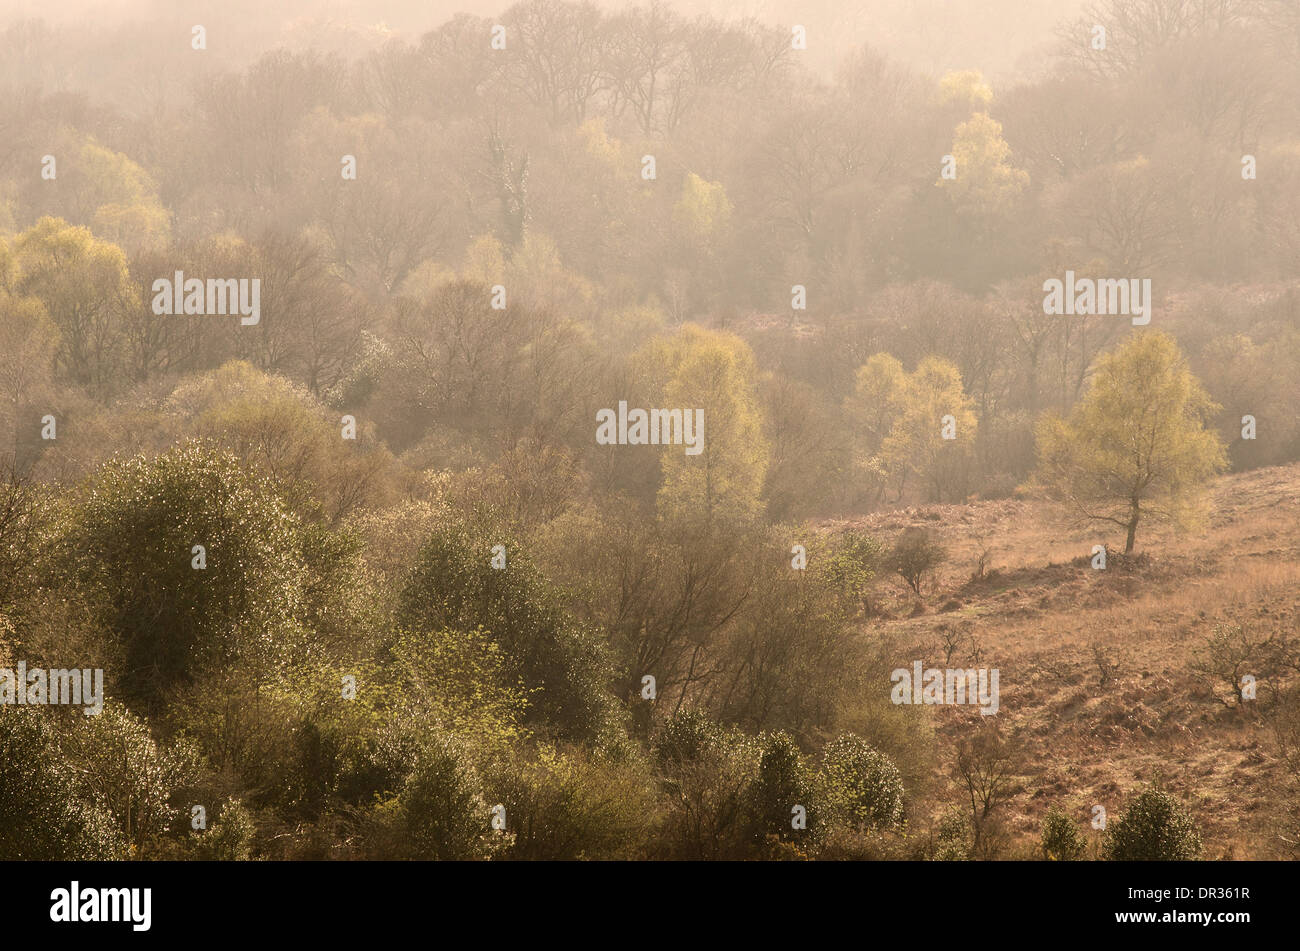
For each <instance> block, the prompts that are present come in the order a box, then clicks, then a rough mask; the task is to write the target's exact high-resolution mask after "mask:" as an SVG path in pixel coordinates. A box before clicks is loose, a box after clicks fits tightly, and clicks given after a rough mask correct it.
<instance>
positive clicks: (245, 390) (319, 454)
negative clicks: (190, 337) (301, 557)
mask: <svg viewBox="0 0 1300 951" xmlns="http://www.w3.org/2000/svg"><path fill="white" fill-rule="evenodd" d="M166 406H167V409H168V410H169V411H170V412H171V414H172V419H173V420H174V421H175V422H176V426H177V429H178V430H179V432H178V435H181V436H189V435H196V436H202V437H204V438H207V439H210V440H212V441H213V442H214V443H216V444H217V445H220V446H221V447H222V448H224V449H228V450H230V451H231V452H234V453H235V454H236V455H237V456H238V457H239V459H240V460H241V461H242V462H244V463H245V464H246V465H248V466H249V467H251V468H255V469H258V470H260V471H262V472H264V473H266V474H267V475H270V476H271V477H272V478H273V479H275V480H276V484H277V485H278V486H279V487H280V489H281V492H282V493H283V495H284V497H285V499H286V501H288V502H289V504H290V506H291V507H292V508H293V510H294V511H295V512H296V513H297V514H298V515H300V516H302V517H303V519H304V520H306V521H308V522H314V521H317V520H324V521H326V522H328V523H330V524H331V525H337V524H339V523H340V522H342V521H343V520H344V519H345V518H346V517H347V516H349V515H351V514H352V513H353V512H355V511H357V510H359V509H361V508H364V507H365V506H366V505H368V504H371V503H374V502H375V501H379V500H382V499H383V498H384V497H385V493H386V489H387V488H388V477H389V475H390V473H391V469H392V465H393V459H392V456H391V454H389V452H388V451H387V449H385V448H383V447H382V446H377V445H375V444H374V441H373V439H372V438H371V436H370V434H369V433H368V432H367V431H366V427H365V426H364V425H363V424H356V425H355V429H356V431H355V432H349V433H348V435H349V438H344V434H345V432H346V431H347V429H348V427H347V426H346V425H345V424H344V423H343V420H342V416H341V415H340V414H335V413H331V412H329V411H328V410H326V409H325V407H323V406H322V405H321V404H320V403H319V402H317V400H315V399H314V398H313V397H312V396H311V394H310V393H308V392H307V391H306V390H305V389H303V388H302V387H300V386H296V385H294V384H293V383H290V382H289V381H288V380H286V379H284V378H283V377H278V376H268V375H267V374H265V373H262V372H261V371H260V370H258V369H256V368H255V367H253V366H252V365H250V364H248V363H244V362H242V361H237V362H232V363H227V364H226V365H225V366H223V367H222V368H221V369H219V370H215V371H213V372H212V373H208V374H204V375H201V376H195V377H191V378H190V379H187V380H185V381H184V382H182V383H181V384H180V385H179V386H177V387H176V389H175V390H174V391H173V392H172V394H171V396H170V397H169V398H168V401H167V403H166ZM353 421H354V424H355V423H356V419H355V417H353Z"/></svg>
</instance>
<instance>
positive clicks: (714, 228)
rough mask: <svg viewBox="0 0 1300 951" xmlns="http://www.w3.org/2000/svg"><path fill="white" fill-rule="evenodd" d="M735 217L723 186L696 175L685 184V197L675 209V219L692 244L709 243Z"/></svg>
mask: <svg viewBox="0 0 1300 951" xmlns="http://www.w3.org/2000/svg"><path fill="white" fill-rule="evenodd" d="M730 217H731V202H730V200H728V198H727V192H726V189H725V188H723V187H722V183H721V182H709V181H705V180H704V179H703V178H700V176H698V175H696V174H695V173H694V172H690V173H689V174H687V176H686V179H685V181H683V182H682V197H681V198H679V199H678V200H677V204H676V205H674V206H673V218H674V220H676V221H677V223H678V224H679V225H681V227H682V229H683V230H684V231H685V232H686V234H687V236H688V237H690V238H691V240H692V241H696V242H701V243H703V242H706V241H708V240H709V239H710V238H712V237H713V236H714V235H715V234H716V233H717V232H718V231H719V230H720V229H721V228H722V227H724V226H725V225H726V223H727V221H728V220H729V219H730Z"/></svg>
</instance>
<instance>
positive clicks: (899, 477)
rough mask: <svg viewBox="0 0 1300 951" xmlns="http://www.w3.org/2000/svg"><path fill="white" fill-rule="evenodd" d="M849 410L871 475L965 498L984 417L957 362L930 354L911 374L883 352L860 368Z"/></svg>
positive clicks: (890, 482)
mask: <svg viewBox="0 0 1300 951" xmlns="http://www.w3.org/2000/svg"><path fill="white" fill-rule="evenodd" d="M845 409H846V411H847V413H848V415H849V418H850V421H851V422H853V424H854V425H855V427H856V428H857V432H858V438H859V440H860V443H859V447H860V448H859V454H858V458H859V465H860V466H861V467H862V468H863V469H864V470H865V471H867V472H868V473H869V474H870V476H871V478H873V479H878V480H880V481H881V484H882V485H889V486H892V487H893V488H894V489H895V490H896V491H898V492H899V493H900V495H901V493H902V492H903V491H904V490H905V489H906V487H907V485H908V484H909V482H910V481H911V480H913V479H916V480H919V481H920V482H922V483H923V484H924V485H925V486H926V490H927V492H928V493H929V494H930V495H931V496H932V497H933V498H935V499H937V500H939V501H942V500H943V499H944V498H945V497H958V496H960V495H961V491H962V489H963V481H964V476H965V472H966V470H967V468H968V466H967V462H968V461H969V458H970V450H971V446H972V445H973V443H974V441H975V431H976V428H977V427H978V425H979V420H978V418H977V417H976V415H975V410H974V403H973V401H972V400H971V399H970V397H968V396H967V395H966V390H965V388H964V387H963V385H962V379H961V371H960V370H958V369H957V367H956V366H954V365H953V364H951V363H949V362H948V361H947V360H944V359H942V358H940V357H926V358H925V359H924V360H922V361H921V362H920V364H919V365H918V366H917V368H916V370H915V371H914V372H913V373H910V374H909V373H905V372H904V371H903V366H902V364H901V363H899V362H898V361H897V360H896V359H894V357H892V356H890V355H889V354H887V353H878V354H876V355H875V356H873V357H872V358H871V359H870V360H868V361H867V362H866V363H865V364H863V366H862V367H861V368H860V369H859V370H858V375H857V381H856V383H855V386H854V391H853V395H852V396H851V397H849V398H848V400H846V401H845Z"/></svg>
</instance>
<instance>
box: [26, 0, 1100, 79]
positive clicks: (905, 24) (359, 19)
mask: <svg viewBox="0 0 1300 951" xmlns="http://www.w3.org/2000/svg"><path fill="white" fill-rule="evenodd" d="M631 2H632V0H598V5H600V6H603V7H606V8H616V7H621V6H627V5H630V3H631ZM1083 2H1084V0H675V2H671V3H670V5H671V6H673V7H674V8H675V9H677V10H678V11H680V12H681V13H684V14H687V15H694V14H698V13H709V14H711V15H713V16H717V17H720V18H734V17H744V16H753V17H756V18H758V19H761V20H764V21H767V22H771V23H776V24H781V25H789V24H792V23H801V24H803V25H804V26H805V27H807V29H808V33H809V59H810V60H811V61H812V62H813V63H814V64H815V65H816V66H817V67H819V68H822V69H826V68H829V67H831V66H833V64H834V63H835V62H836V61H838V59H839V58H840V57H841V56H842V55H843V54H844V53H846V52H848V51H850V50H852V49H854V48H856V47H857V46H859V45H861V44H863V43H866V44H869V45H871V46H873V47H874V48H876V49H877V50H879V51H881V52H884V53H886V54H888V55H890V56H891V57H893V58H895V59H898V60H901V61H903V62H907V63H909V64H911V65H913V66H915V67H917V68H919V69H922V70H924V71H926V72H930V73H934V74H939V73H942V72H944V71H946V70H948V69H962V68H971V67H975V68H979V69H982V70H984V72H985V73H986V74H987V75H989V76H990V77H993V78H997V77H998V76H999V75H1003V74H1006V73H1008V72H1011V71H1018V70H1022V69H1027V68H1032V66H1033V65H1034V61H1035V60H1036V59H1037V58H1038V57H1039V55H1040V54H1041V53H1042V51H1043V49H1044V47H1045V46H1046V44H1048V43H1050V42H1051V40H1052V31H1053V29H1054V28H1055V27H1056V26H1057V25H1058V24H1059V23H1061V22H1062V21H1064V20H1067V19H1069V18H1071V17H1072V16H1073V15H1075V14H1076V13H1077V12H1078V10H1079V8H1080V7H1081V6H1082V5H1083ZM509 6H511V3H510V2H504V0H0V27H2V26H7V25H9V24H10V23H12V22H13V21H14V20H18V19H24V18H28V17H40V18H44V19H45V20H46V21H48V22H50V23H51V24H57V25H60V26H68V27H71V28H72V29H74V30H77V31H80V32H82V33H83V35H90V36H95V37H100V38H102V41H103V42H105V43H112V45H114V46H117V45H118V44H119V43H120V42H121V41H122V40H123V39H124V38H123V37H120V36H117V37H115V36H113V34H114V33H116V32H117V30H118V29H120V28H123V27H128V26H129V25H130V24H132V23H134V22H145V23H152V24H154V25H155V26H156V25H157V24H159V23H166V22H187V23H188V22H192V23H202V24H204V25H205V26H206V27H208V30H209V32H210V33H212V32H213V31H214V30H215V29H217V28H220V27H224V28H226V29H228V30H230V31H231V32H232V33H235V32H237V34H238V36H239V51H238V52H239V55H237V56H236V57H235V58H236V59H244V58H245V57H246V56H247V57H248V58H252V57H253V56H255V55H256V53H258V52H261V50H264V49H266V48H269V47H273V46H277V45H281V44H288V45H292V46H301V45H311V46H330V45H333V44H334V43H338V42H343V41H344V38H351V40H350V42H355V41H356V40H358V39H360V40H362V41H363V42H364V41H365V40H366V39H370V40H373V41H375V42H378V41H379V40H380V39H381V38H382V37H384V36H385V35H391V34H397V35H399V36H409V37H416V36H419V35H420V34H421V33H423V32H426V31H427V30H430V29H432V28H433V27H436V26H437V25H438V24H439V23H441V22H443V21H444V20H446V19H447V18H448V17H450V16H451V15H453V14H455V13H458V12H468V13H474V14H477V15H480V16H491V15H494V14H497V13H500V12H501V11H502V10H504V9H507V8H508V7H509ZM209 48H210V49H214V50H215V49H216V47H215V46H210V47H209ZM248 54H252V56H249V55H248ZM232 65H233V63H232Z"/></svg>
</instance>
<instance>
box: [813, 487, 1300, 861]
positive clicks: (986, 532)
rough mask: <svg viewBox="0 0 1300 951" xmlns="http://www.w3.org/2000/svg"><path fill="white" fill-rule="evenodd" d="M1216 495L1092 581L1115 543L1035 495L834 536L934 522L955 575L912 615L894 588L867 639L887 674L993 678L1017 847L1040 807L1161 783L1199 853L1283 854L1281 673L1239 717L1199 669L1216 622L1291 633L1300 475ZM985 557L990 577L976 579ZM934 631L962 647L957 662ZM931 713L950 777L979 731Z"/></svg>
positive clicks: (907, 514) (1298, 575)
mask: <svg viewBox="0 0 1300 951" xmlns="http://www.w3.org/2000/svg"><path fill="white" fill-rule="evenodd" d="M1212 501H1213V509H1212V515H1211V517H1210V519H1209V522H1208V524H1207V525H1206V527H1205V529H1204V531H1202V532H1200V533H1193V534H1183V535H1179V534H1176V533H1174V532H1173V531H1172V530H1171V529H1168V528H1165V527H1156V526H1149V527H1148V528H1147V529H1146V531H1145V532H1144V533H1142V534H1140V535H1139V539H1138V550H1137V552H1136V554H1135V556H1134V557H1132V558H1129V559H1125V558H1124V557H1123V556H1122V555H1120V554H1119V553H1118V552H1117V551H1115V550H1114V549H1111V550H1110V552H1109V554H1108V563H1107V567H1106V569H1105V570H1096V569H1094V568H1093V567H1092V559H1091V552H1092V547H1093V545H1096V544H1103V543H1109V544H1110V545H1112V546H1113V545H1115V544H1116V542H1117V540H1118V539H1116V538H1115V537H1114V536H1113V534H1112V535H1107V534H1106V533H1105V532H1104V531H1101V530H1098V529H1096V528H1088V527H1082V526H1079V525H1076V524H1072V523H1071V521H1070V519H1069V516H1068V513H1065V512H1063V511H1062V510H1060V509H1059V508H1057V507H1055V506H1052V505H1050V504H1048V503H1044V502H1039V501H1029V500H1019V499H1016V500H1002V501H989V502H976V503H973V504H970V505H946V506H926V507H918V508H910V509H906V510H903V511H899V512H890V513H881V514H876V515H872V516H868V517H864V518H861V519H856V520H853V521H852V522H851V523H846V522H839V523H833V524H832V525H828V526H827V527H828V528H838V527H847V526H850V525H851V526H852V527H853V528H856V529H859V530H862V531H866V532H868V533H871V534H873V535H876V536H878V537H890V536H892V535H893V534H895V533H897V532H898V531H900V530H902V529H904V528H907V527H910V526H926V527H928V528H930V529H931V530H932V531H934V532H935V533H936V534H937V535H938V536H939V537H940V538H941V539H942V540H943V541H944V543H945V544H946V545H947V546H948V549H949V561H948V562H947V564H945V565H944V566H943V568H942V569H941V571H940V572H939V574H938V576H937V577H936V578H935V579H934V583H933V586H932V588H931V589H929V590H926V589H923V591H925V592H926V594H927V601H928V604H929V606H928V607H927V608H926V609H925V611H924V613H917V614H916V616H911V617H909V616H907V615H908V614H909V613H910V612H909V610H908V608H912V610H913V611H915V610H916V608H915V607H914V606H913V605H911V604H910V602H909V600H908V598H907V597H906V596H905V595H906V593H905V589H904V588H903V586H902V585H901V584H897V585H896V586H895V587H894V590H893V592H892V593H893V596H894V600H893V602H892V604H891V605H890V607H891V608H892V610H890V611H889V613H890V614H892V615H894V616H893V617H887V618H885V619H881V620H877V621H874V622H872V623H871V624H870V625H869V627H868V629H867V632H866V633H867V636H873V635H876V636H879V635H882V634H888V635H890V640H891V641H893V642H895V643H896V644H897V645H898V647H897V650H898V651H899V656H898V658H897V664H898V666H908V665H910V664H911V662H912V661H913V660H915V659H919V660H922V661H923V662H924V663H925V664H926V665H927V666H939V667H945V666H950V667H975V666H989V667H996V668H998V669H999V670H1000V680H1001V682H1000V693H1001V709H1000V712H999V714H998V720H999V721H1000V723H999V725H1000V726H1001V727H1002V728H1003V730H1004V732H1010V733H1013V734H1015V735H1016V736H1017V737H1019V742H1020V743H1021V744H1022V745H1023V750H1022V751H1023V753H1024V758H1023V763H1022V765H1021V767H1020V770H1019V776H1018V779H1019V782H1018V784H1017V791H1016V792H1015V795H1014V797H1013V798H1012V799H1011V800H1010V801H1009V802H1008V803H1007V807H1006V810H1005V814H1006V816H1007V817H1008V820H1009V827H1010V831H1011V832H1012V833H1013V836H1014V837H1015V838H1017V839H1018V840H1019V841H1020V843H1021V845H1022V846H1026V845H1027V844H1028V843H1029V842H1030V841H1031V840H1033V839H1036V837H1037V835H1038V828H1039V821H1040V820H1041V818H1042V815H1043V814H1044V813H1045V812H1046V810H1047V809H1048V808H1050V807H1051V806H1060V807H1062V808H1065V809H1067V810H1068V811H1069V813H1070V814H1071V815H1073V816H1075V817H1076V818H1077V819H1078V820H1079V821H1080V823H1083V822H1084V821H1085V820H1089V819H1091V817H1092V815H1093V807H1094V806H1096V805H1101V806H1103V807H1105V809H1106V811H1107V814H1108V815H1110V816H1114V815H1116V814H1117V811H1118V810H1119V808H1120V807H1121V806H1122V803H1123V801H1124V799H1125V798H1127V795H1128V794H1129V793H1130V792H1131V791H1132V790H1133V789H1134V788H1136V787H1137V786H1139V785H1140V784H1141V783H1143V782H1146V781H1148V780H1151V779H1156V778H1160V779H1161V780H1162V781H1163V782H1164V783H1165V784H1166V785H1167V786H1168V787H1169V788H1170V789H1171V790H1173V791H1175V792H1176V793H1177V794H1178V795H1180V796H1181V797H1182V798H1184V799H1185V800H1186V801H1187V802H1188V804H1189V805H1190V806H1191V807H1192V809H1193V812H1194V814H1195V816H1196V818H1197V820H1198V822H1199V823H1200V825H1201V829H1202V833H1203V835H1204V837H1205V842H1206V857H1211V858H1220V857H1225V858H1253V857H1260V858H1264V857H1276V856H1280V855H1283V854H1288V853H1287V847H1288V842H1287V841H1286V838H1284V837H1281V836H1282V833H1281V832H1280V830H1281V829H1282V826H1281V825H1280V823H1282V822H1283V820H1284V815H1285V809H1286V803H1285V801H1284V800H1285V797H1284V796H1283V795H1280V792H1281V791H1282V790H1283V789H1284V788H1285V781H1286V771H1285V769H1284V766H1283V763H1282V761H1281V758H1280V756H1279V754H1278V752H1277V749H1276V744H1275V742H1274V731H1273V729H1272V724H1273V722H1274V719H1275V713H1276V712H1277V710H1276V708H1275V709H1272V710H1270V705H1269V701H1270V699H1271V698H1272V697H1273V696H1274V690H1275V689H1276V688H1278V687H1281V686H1286V685H1287V684H1288V682H1289V680H1288V676H1287V674H1288V671H1292V676H1293V668H1290V667H1288V666H1286V665H1278V666H1277V667H1276V668H1275V669H1273V670H1268V671H1264V670H1260V671H1254V673H1255V675H1256V676H1257V677H1258V678H1259V687H1258V689H1259V699H1257V700H1256V701H1254V702H1253V703H1250V702H1248V703H1246V704H1244V705H1242V706H1237V705H1236V703H1235V701H1234V700H1233V697H1232V690H1231V687H1230V686H1229V684H1228V682H1227V681H1226V680H1216V679H1215V678H1213V677H1212V676H1208V675H1206V674H1202V673H1199V672H1197V671H1196V670H1194V669H1193V666H1192V665H1193V663H1194V661H1195V659H1196V657H1197V656H1198V653H1200V652H1201V651H1203V649H1204V645H1205V643H1206V641H1207V639H1208V637H1209V636H1210V634H1211V632H1212V630H1213V628H1214V627H1215V625H1216V624H1220V623H1237V624H1240V625H1242V626H1243V627H1244V628H1245V629H1246V630H1247V631H1248V632H1249V634H1250V635H1251V636H1253V637H1256V638H1260V639H1262V638H1265V637H1269V636H1272V637H1275V638H1279V639H1288V640H1290V641H1291V642H1292V644H1293V646H1294V642H1295V641H1296V640H1297V639H1300V638H1298V636H1300V465H1292V466H1283V467H1273V468H1269V469H1262V470H1257V471H1253V472H1247V473H1241V474H1236V475H1231V476H1228V477H1225V478H1223V479H1221V480H1219V481H1218V482H1217V483H1216V484H1215V486H1214V488H1213V490H1212ZM1119 541H1122V540H1119ZM985 551H987V552H988V554H987V556H986V573H985V576H984V577H983V578H982V579H977V580H972V575H973V574H974V573H975V571H976V566H977V562H978V560H979V557H980V554H981V553H983V552H985ZM894 581H897V579H894ZM890 583H893V582H890ZM945 637H946V639H947V641H948V643H949V644H950V645H951V644H954V643H955V645H956V646H955V648H952V655H951V662H950V663H949V662H947V661H945V650H944V642H945ZM1292 656H1294V654H1292ZM1103 668H1104V669H1103ZM1249 672H1252V671H1251V670H1250V669H1249V668H1248V669H1246V670H1244V671H1243V673H1249ZM930 709H931V710H932V711H933V716H934V725H935V729H936V733H937V735H938V736H939V738H940V750H941V753H942V754H943V756H944V757H945V762H944V764H943V767H946V766H947V765H948V762H950V761H951V758H952V744H953V743H954V742H955V741H956V740H957V739H958V738H960V737H961V736H962V735H964V734H966V733H968V732H969V731H971V730H973V729H975V728H976V727H977V726H979V721H980V719H981V718H980V715H979V713H978V712H976V711H975V709H974V708H972V707H964V708H953V707H942V706H940V707H932V708H930ZM1246 843H1255V845H1254V846H1253V847H1247V845H1246ZM1261 843H1263V845H1262V846H1261V845H1260V844H1261Z"/></svg>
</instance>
